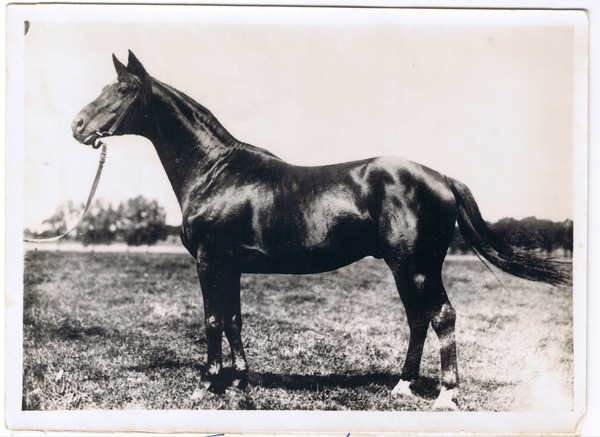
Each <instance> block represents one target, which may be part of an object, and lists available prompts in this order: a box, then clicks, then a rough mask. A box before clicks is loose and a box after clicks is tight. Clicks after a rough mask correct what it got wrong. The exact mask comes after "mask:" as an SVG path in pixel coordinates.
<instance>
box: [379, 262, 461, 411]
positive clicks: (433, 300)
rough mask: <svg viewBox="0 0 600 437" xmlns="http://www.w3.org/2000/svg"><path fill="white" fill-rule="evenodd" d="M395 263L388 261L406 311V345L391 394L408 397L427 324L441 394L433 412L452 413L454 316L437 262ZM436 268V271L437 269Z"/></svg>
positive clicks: (455, 374)
mask: <svg viewBox="0 0 600 437" xmlns="http://www.w3.org/2000/svg"><path fill="white" fill-rule="evenodd" d="M429 261H433V262H424V260H420V262H418V263H417V262H408V263H398V262H390V261H388V265H389V266H390V268H391V269H392V273H393V275H394V279H395V280H396V285H397V287H398V292H399V293H400V297H401V299H402V302H403V304H404V307H405V309H406V316H407V319H408V324H409V327H410V341H409V344H408V351H407V354H406V360H405V362H404V367H403V369H402V374H401V376H400V381H399V382H398V384H397V385H396V387H395V388H394V390H393V391H392V394H394V395H398V394H409V395H410V394H412V392H411V390H410V387H409V386H410V384H411V383H412V382H413V381H415V380H417V379H418V377H419V368H420V365H421V357H422V355H423V346H424V344H425V338H426V337H427V329H428V328H429V324H430V323H431V324H432V327H433V329H434V331H435V332H436V334H437V335H438V338H439V340H440V348H441V351H440V352H441V364H442V378H441V384H442V387H441V391H440V395H439V397H438V399H437V400H436V402H435V403H434V406H433V408H434V409H450V410H456V409H457V405H456V395H457V391H458V367H457V360H456V344H455V339H454V325H455V320H456V317H455V312H454V309H453V308H452V305H451V304H450V302H449V300H448V297H447V295H446V292H445V290H444V286H443V284H442V280H441V266H440V264H439V261H437V262H436V261H435V260H429ZM434 266H435V267H434ZM438 266H439V267H438Z"/></svg>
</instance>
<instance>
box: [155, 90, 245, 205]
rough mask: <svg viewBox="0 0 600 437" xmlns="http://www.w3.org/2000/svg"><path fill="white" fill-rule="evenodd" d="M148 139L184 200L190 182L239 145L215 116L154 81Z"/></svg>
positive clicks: (181, 94)
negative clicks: (186, 187)
mask: <svg viewBox="0 0 600 437" xmlns="http://www.w3.org/2000/svg"><path fill="white" fill-rule="evenodd" d="M150 105H151V109H150V112H151V113H150V114H148V116H149V118H150V120H149V121H150V122H149V123H147V124H146V127H147V131H146V132H144V136H146V137H147V138H148V139H149V140H150V141H152V143H153V144H154V147H155V148H156V151H157V153H158V156H159V158H160V160H161V162H162V164H163V167H164V168H165V171H166V173H167V176H168V177H169V180H170V181H171V185H172V186H173V190H174V191H175V194H176V195H177V197H178V199H179V200H181V195H182V190H183V189H184V188H185V185H186V183H187V182H188V181H189V179H190V178H191V177H192V176H193V175H194V174H198V173H203V171H204V170H208V169H211V168H214V167H215V165H218V164H219V162H221V161H223V159H224V157H225V156H227V155H229V154H231V153H232V151H234V150H235V149H236V146H237V145H238V144H239V142H238V141H237V140H236V139H235V138H234V137H233V136H232V135H231V134H230V133H229V132H227V130H225V128H223V126H222V125H221V124H220V123H219V122H218V120H217V119H216V118H215V117H214V115H212V113H211V112H210V111H209V110H207V109H206V108H204V107H203V106H201V105H200V104H199V103H196V102H195V101H194V100H192V99H190V98H189V97H187V96H186V95H185V94H183V93H180V92H179V91H176V90H175V89H173V88H171V87H169V86H167V85H164V84H162V83H160V82H158V81H154V84H153V94H152V100H151V102H150Z"/></svg>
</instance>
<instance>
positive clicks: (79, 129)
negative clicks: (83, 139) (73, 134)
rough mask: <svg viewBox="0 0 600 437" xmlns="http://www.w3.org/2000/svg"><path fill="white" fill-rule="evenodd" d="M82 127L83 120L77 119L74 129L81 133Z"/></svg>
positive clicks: (83, 124)
mask: <svg viewBox="0 0 600 437" xmlns="http://www.w3.org/2000/svg"><path fill="white" fill-rule="evenodd" d="M83 126H85V123H84V121H83V118H80V119H78V120H77V122H76V124H75V129H77V132H81V131H82V130H83Z"/></svg>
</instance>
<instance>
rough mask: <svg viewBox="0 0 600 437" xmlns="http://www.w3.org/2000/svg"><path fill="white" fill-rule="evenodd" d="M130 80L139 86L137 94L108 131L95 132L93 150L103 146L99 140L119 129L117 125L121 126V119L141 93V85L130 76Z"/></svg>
mask: <svg viewBox="0 0 600 437" xmlns="http://www.w3.org/2000/svg"><path fill="white" fill-rule="evenodd" d="M131 78H132V79H133V80H135V81H136V82H137V83H138V85H139V86H140V87H139V89H138V90H137V93H135V95H134V96H133V98H130V100H129V102H128V103H127V105H125V107H124V108H123V112H121V114H119V116H118V117H117V119H116V120H115V122H114V123H113V125H112V126H111V128H110V129H109V130H108V131H106V132H100V131H99V130H97V131H96V132H95V134H96V135H98V138H96V141H94V144H92V147H93V148H94V149H99V148H100V146H102V144H104V142H103V141H102V140H101V138H104V137H109V136H111V135H112V134H114V133H115V130H117V128H118V127H119V125H120V124H121V122H122V121H123V119H124V118H125V116H126V115H127V113H128V112H129V108H131V105H132V104H133V102H135V101H136V100H137V98H138V97H139V96H140V93H141V92H142V84H141V82H140V81H139V80H138V79H137V78H136V77H134V76H131Z"/></svg>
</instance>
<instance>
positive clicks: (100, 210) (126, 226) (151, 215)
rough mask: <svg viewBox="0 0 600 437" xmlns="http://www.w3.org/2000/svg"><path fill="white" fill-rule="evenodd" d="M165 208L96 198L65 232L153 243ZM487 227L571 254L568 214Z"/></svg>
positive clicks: (60, 227) (53, 220)
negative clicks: (115, 203) (561, 218)
mask: <svg viewBox="0 0 600 437" xmlns="http://www.w3.org/2000/svg"><path fill="white" fill-rule="evenodd" d="M83 209H84V205H83V203H82V204H80V205H75V204H74V203H73V202H72V201H68V202H65V203H63V204H62V205H60V206H59V207H58V208H57V209H56V211H55V212H54V214H53V215H52V216H51V217H48V218H47V219H46V220H44V221H43V224H45V225H46V226H47V228H48V229H46V230H45V231H43V232H41V233H35V232H31V231H29V230H27V229H26V230H25V236H26V237H28V238H48V237H53V236H56V235H60V234H62V233H64V232H65V231H66V230H67V229H68V225H70V224H72V223H74V222H75V221H76V220H77V219H78V218H79V217H80V216H81V213H82V212H83ZM165 219H166V213H165V210H164V208H163V207H162V206H160V205H159V204H158V202H157V201H156V200H148V199H146V198H145V197H144V196H138V197H135V198H132V199H128V200H127V201H125V202H121V203H119V205H118V206H117V207H116V208H113V206H112V204H111V203H107V202H105V201H101V200H96V201H95V202H94V203H93V204H92V206H91V208H90V210H89V211H88V213H87V214H86V216H85V217H84V218H83V221H82V223H81V224H80V225H79V226H78V227H77V229H76V230H75V231H73V232H71V233H70V234H69V235H68V236H67V237H65V238H69V239H71V240H73V239H74V240H76V241H81V242H82V243H83V244H84V245H89V244H110V243H112V242H124V243H127V244H128V245H130V246H141V245H152V244H156V243H157V242H158V241H160V240H165V239H166V238H167V237H168V236H169V235H179V230H180V227H179V226H169V225H167V224H166V221H165ZM489 225H490V227H491V228H492V229H493V230H494V232H495V233H496V234H497V235H498V236H499V237H500V238H502V239H503V240H504V241H506V242H508V243H510V244H512V245H514V246H517V247H521V248H527V249H532V248H535V249H539V250H541V251H544V252H545V253H547V254H551V253H552V254H556V253H557V252H560V254H561V255H562V256H566V257H571V256H572V254H573V220H566V221H564V222H552V221H550V220H539V219H537V218H535V217H527V218H525V219H523V220H515V219H513V218H503V219H501V220H499V221H498V222H496V223H490V224H489ZM448 251H449V253H451V254H467V253H472V251H471V249H470V248H469V246H468V245H467V243H466V242H465V240H464V238H463V237H462V235H461V233H460V230H459V229H458V227H456V230H455V232H454V236H453V238H452V241H451V242H450V247H449V250H448Z"/></svg>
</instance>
